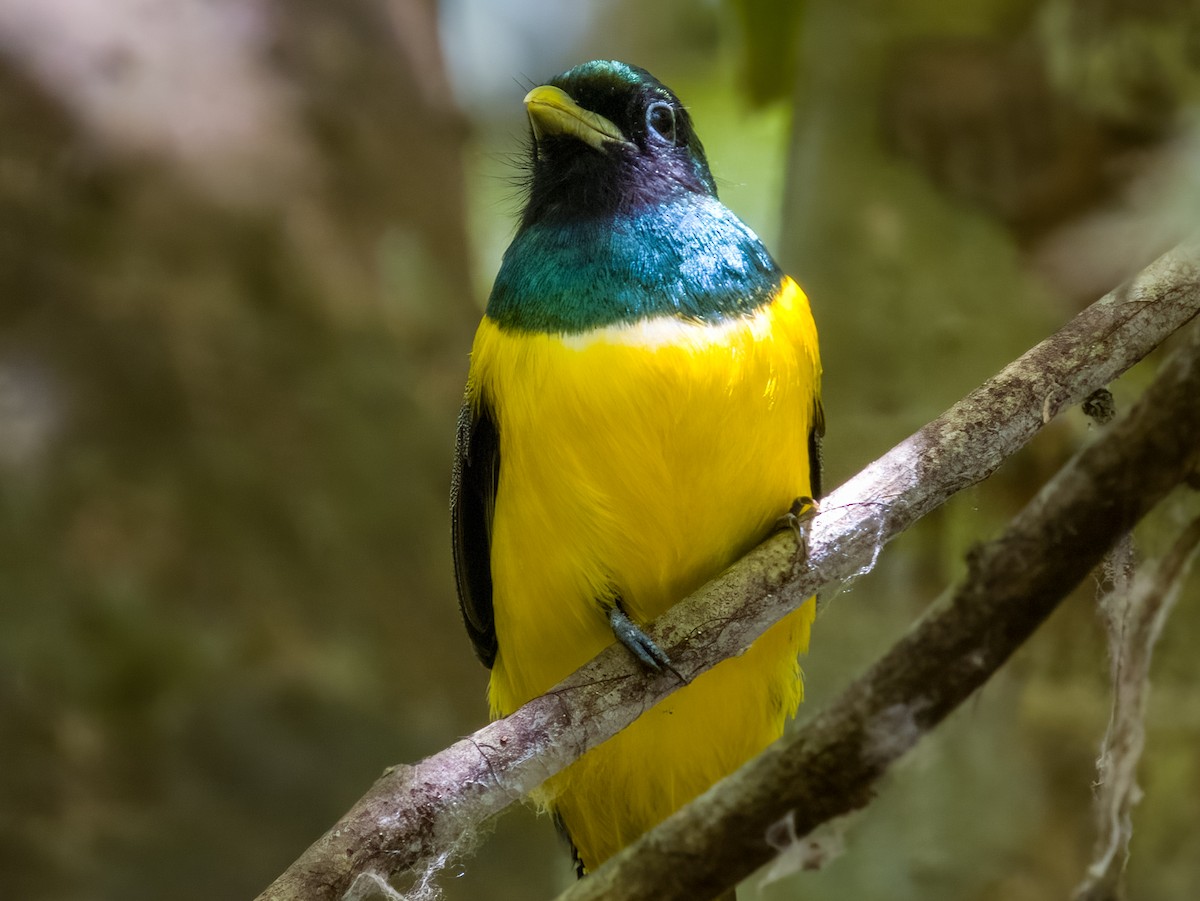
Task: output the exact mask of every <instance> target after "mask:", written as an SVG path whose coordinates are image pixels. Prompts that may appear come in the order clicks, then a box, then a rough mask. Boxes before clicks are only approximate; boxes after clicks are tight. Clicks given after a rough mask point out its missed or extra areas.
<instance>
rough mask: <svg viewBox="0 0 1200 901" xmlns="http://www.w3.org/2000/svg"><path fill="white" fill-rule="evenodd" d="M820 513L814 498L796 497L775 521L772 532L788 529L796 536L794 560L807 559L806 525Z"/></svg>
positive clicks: (801, 560) (819, 506)
mask: <svg viewBox="0 0 1200 901" xmlns="http://www.w3.org/2000/svg"><path fill="white" fill-rule="evenodd" d="M820 512H821V505H820V504H819V503H817V501H816V499H815V498H811V497H807V496H804V497H798V498H796V499H795V500H794V501H792V506H791V507H789V508H788V511H787V513H785V514H783V515H782V516H781V517H779V518H778V519H777V520H775V529H774V531H776V532H782V531H783V530H784V529H790V530H791V531H792V533H793V534H794V535H795V536H796V559H797V560H798V561H800V562H803V561H805V560H807V559H808V525H809V523H811V522H812V520H813V517H814V516H816V515H817V514H818V513H820Z"/></svg>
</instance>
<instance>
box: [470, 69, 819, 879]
mask: <svg viewBox="0 0 1200 901" xmlns="http://www.w3.org/2000/svg"><path fill="white" fill-rule="evenodd" d="M524 105H525V108H526V112H527V115H528V119H529V124H530V140H529V156H528V173H527V175H528V179H527V185H526V192H527V193H526V197H525V204H524V208H523V211H522V213H521V216H520V221H519V224H518V226H517V229H516V232H515V234H514V237H513V239H512V242H511V244H510V245H509V247H508V249H507V250H506V251H505V253H504V256H503V259H502V261H501V263H500V266H499V270H498V272H497V275H496V279H495V283H494V285H493V287H492V290H491V293H490V295H489V298H488V301H487V305H486V308H485V311H484V314H483V317H482V320H481V322H480V324H479V327H478V330H477V332H476V334H475V338H474V342H473V344H472V347H471V354H470V364H469V370H468V375H467V386H466V392H465V398H464V401H463V406H462V409H461V413H460V415H459V421H458V427H457V442H456V450H455V458H454V466H453V475H452V487H451V525H452V533H453V556H454V568H455V576H456V584H457V590H458V598H459V605H460V608H461V612H462V616H463V621H464V624H465V626H466V630H467V633H468V635H469V637H470V640H471V642H472V644H473V646H474V650H475V652H476V655H477V656H478V657H479V659H480V660H481V661H482V663H483V664H484V665H485V666H486V667H488V668H489V669H490V671H491V674H490V678H489V682H488V699H489V704H490V708H491V713H492V715H493V717H501V716H505V715H507V714H509V713H512V712H513V711H514V710H516V709H517V708H518V707H519V706H521V705H522V704H524V703H525V702H527V701H529V700H530V699H532V698H534V697H536V696H538V695H540V694H542V693H544V692H545V691H547V690H548V689H549V688H551V687H552V686H553V685H555V684H556V683H558V682H559V681H560V680H562V679H563V678H564V677H566V676H567V675H569V674H570V673H571V672H573V671H574V670H575V669H577V668H578V667H579V666H581V665H582V664H584V663H586V662H587V661H588V660H590V659H591V658H592V657H594V656H595V655H596V654H598V653H599V652H600V651H602V650H604V649H605V648H606V647H607V646H609V645H611V644H613V643H614V642H619V643H620V644H622V645H624V646H625V647H626V648H628V649H629V652H630V653H631V654H633V655H634V656H635V657H636V658H637V659H638V660H639V661H641V663H642V664H643V665H644V666H645V667H646V668H648V669H651V670H656V669H661V668H663V667H669V666H670V659H669V658H668V657H667V655H666V654H664V653H663V652H662V650H661V649H660V648H659V647H658V646H657V645H656V644H655V642H654V641H653V640H652V639H650V637H649V636H648V635H647V634H646V632H645V626H646V625H647V624H648V623H650V622H651V621H652V620H654V619H655V618H656V617H658V616H659V615H661V614H662V613H664V612H665V611H666V610H668V609H669V608H670V607H671V606H672V605H673V604H675V603H676V602H678V601H680V600H681V599H683V598H684V597H686V596H687V595H689V594H690V593H691V592H693V591H694V590H696V589H697V588H699V587H700V586H701V585H702V584H704V583H705V582H707V581H708V580H710V579H712V578H713V577H714V576H716V575H717V574H719V573H720V572H721V571H722V570H724V569H725V568H726V567H728V566H729V565H730V564H731V563H733V562H734V561H735V560H737V559H738V558H739V557H740V556H742V555H743V554H744V553H745V552H746V551H748V550H749V549H750V548H752V547H754V546H755V545H756V544H758V543H759V542H761V541H762V540H763V539H764V538H766V537H767V536H769V535H770V534H771V533H772V532H773V531H774V530H776V529H777V528H778V527H779V526H778V523H779V522H780V520H781V517H787V516H788V515H789V511H791V512H792V513H794V512H795V510H796V509H797V506H796V505H797V502H798V501H799V503H800V505H801V507H803V508H805V509H807V508H808V507H811V506H812V505H813V504H815V500H814V499H815V498H817V497H818V496H819V494H820V441H821V436H822V435H823V434H824V428H825V420H824V411H823V408H822V405H821V394H820V391H821V374H822V373H821V363H820V357H819V353H818V346H817V332H816V326H815V324H814V320H813V316H812V312H811V309H810V305H809V302H808V298H807V296H806V295H805V293H804V291H803V290H802V289H801V288H800V286H799V285H798V283H797V282H796V281H795V280H793V279H792V278H791V277H789V276H788V275H786V274H785V273H784V272H783V270H782V269H781V268H780V267H779V265H778V264H777V263H776V262H775V260H774V259H773V258H772V257H771V255H770V253H769V252H768V251H767V250H766V248H765V247H764V246H763V244H762V242H761V241H760V240H759V238H758V237H757V236H756V235H755V233H754V232H753V231H752V230H751V229H750V228H749V227H748V226H747V225H745V224H744V223H743V222H742V221H741V220H740V219H739V218H738V217H737V216H736V215H735V214H734V213H733V212H732V211H730V210H729V209H728V208H727V207H726V206H724V205H723V204H722V203H721V202H720V200H719V199H718V197H717V186H716V183H715V181H714V179H713V176H712V174H711V171H710V169H709V165H708V161H707V158H706V156H705V152H704V147H703V145H702V144H701V142H700V138H699V137H698V136H697V134H696V130H695V127H694V125H693V122H692V117H691V113H690V112H689V110H688V108H687V107H685V106H684V105H683V103H682V102H681V101H680V100H679V98H678V97H677V96H676V95H675V94H674V93H673V92H672V91H671V90H670V89H669V88H667V87H666V86H665V85H663V84H662V83H661V82H660V81H658V79H656V78H655V77H654V76H652V75H651V74H650V73H649V72H647V71H646V70H644V69H641V68H638V67H636V66H633V65H629V64H627V63H623V62H619V61H616V60H593V61H590V62H585V63H583V64H581V65H578V66H575V67H574V68H572V69H570V70H568V71H566V72H564V73H563V74H561V75H559V76H557V77H555V78H553V79H551V80H550V81H549V82H548V83H546V84H543V85H540V86H538V87H535V88H534V89H533V90H531V91H529V92H528V94H527V95H526V96H525V99H524ZM814 615H815V602H814V600H813V599H809V600H808V601H807V602H805V603H804V604H803V605H801V606H800V607H798V608H797V609H796V610H795V611H793V612H791V613H790V614H788V615H787V616H786V617H785V618H784V619H782V620H781V621H780V622H778V623H777V624H776V625H774V626H773V627H772V628H770V629H769V630H768V631H766V632H765V633H764V634H763V635H762V636H760V637H759V638H758V640H757V641H755V642H754V643H753V645H751V647H750V648H748V649H747V650H746V651H745V653H743V654H742V655H740V656H738V657H735V658H731V659H728V660H725V661H723V662H721V663H719V664H717V665H716V666H714V667H713V668H712V669H711V670H709V671H707V672H705V673H703V674H701V675H699V676H697V677H696V678H695V679H693V680H692V681H690V682H689V683H687V684H685V685H683V686H682V687H680V688H679V689H678V690H677V691H675V692H674V693H673V694H671V695H670V696H668V697H667V698H665V699H664V700H662V701H660V702H659V703H657V704H655V705H654V706H653V707H651V708H650V709H649V710H648V711H646V712H645V713H644V714H643V715H642V716H641V717H640V718H638V719H637V720H636V721H635V722H634V723H632V724H631V725H630V726H628V727H627V728H626V729H624V730H622V731H621V732H619V733H618V734H617V735H616V736H614V737H613V738H611V739H609V740H608V741H606V742H604V743H602V744H600V745H599V746H597V747H596V748H594V749H592V750H591V751H589V752H588V753H587V754H585V755H584V756H583V757H582V758H580V759H579V760H578V761H576V762H575V763H573V764H572V765H570V766H569V767H567V768H566V769H564V770H563V771H562V772H560V773H559V774H558V775H557V776H555V777H552V778H551V779H550V780H549V781H548V782H547V783H546V784H545V785H544V786H543V788H542V789H541V790H540V792H539V794H538V796H537V800H538V801H539V803H541V804H542V805H543V806H544V807H545V808H547V809H548V810H549V811H550V812H551V813H552V814H553V815H554V818H555V820H556V822H557V824H558V825H559V827H560V829H561V830H562V831H563V832H564V833H565V835H566V836H567V838H568V840H569V842H570V844H571V848H572V851H573V855H574V862H575V865H576V868H577V870H578V873H579V875H580V876H583V875H584V874H586V873H587V872H589V871H592V870H594V869H595V868H596V867H598V866H599V865H600V864H601V863H603V862H604V861H605V860H606V859H607V858H609V857H611V856H612V855H613V854H614V853H616V852H617V851H618V850H620V849H621V848H622V847H624V846H625V845H627V844H629V843H630V842H632V841H633V840H634V839H636V838H637V837H638V836H640V835H641V834H643V833H644V832H646V831H647V830H649V829H650V828H652V827H653V826H655V825H656V824H657V823H659V822H660V821H661V820H663V819H665V818H666V817H667V816H668V815H669V814H670V813H672V812H673V811H674V810H676V809H677V808H679V807H681V806H682V805H683V804H685V803H687V802H688V801H689V800H691V799H692V798H694V797H695V796H696V795H698V794H700V793H701V792H702V791H704V790H706V789H707V788H708V787H709V786H711V785H712V784H713V783H714V782H716V781H718V780H719V779H721V778H722V777H724V776H725V775H727V774H728V773H730V772H732V771H733V770H735V769H736V768H738V767H739V766H740V765H741V764H742V763H744V762H745V761H747V760H748V759H750V758H752V757H753V756H755V755H756V754H758V753H759V752H760V751H761V750H762V749H763V748H765V747H766V746H767V745H768V744H770V743H771V742H772V741H774V740H775V739H776V738H778V737H779V736H780V735H781V734H782V732H783V728H784V725H785V723H786V721H787V720H788V719H789V718H790V717H791V716H793V715H794V713H795V711H796V709H797V707H798V705H799V704H800V702H801V699H802V695H803V686H802V682H801V675H800V670H799V661H798V657H799V655H800V654H802V653H803V652H805V651H806V650H807V647H808V642H809V633H810V628H811V625H812V622H813V618H814Z"/></svg>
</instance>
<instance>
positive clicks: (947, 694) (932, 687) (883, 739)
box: [558, 323, 1200, 901]
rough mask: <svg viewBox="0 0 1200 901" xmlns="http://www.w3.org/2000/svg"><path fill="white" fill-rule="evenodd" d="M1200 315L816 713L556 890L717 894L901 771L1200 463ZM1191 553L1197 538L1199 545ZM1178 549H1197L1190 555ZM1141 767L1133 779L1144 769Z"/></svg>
mask: <svg viewBox="0 0 1200 901" xmlns="http://www.w3.org/2000/svg"><path fill="white" fill-rule="evenodd" d="M1198 398H1200V323H1196V324H1195V325H1193V326H1192V327H1191V329H1190V333H1189V335H1188V340H1187V341H1186V342H1185V344H1184V345H1183V346H1182V347H1180V348H1179V350H1178V351H1177V352H1176V353H1175V354H1174V355H1173V356H1172V358H1171V360H1170V361H1169V362H1168V363H1167V364H1166V365H1165V366H1164V367H1163V369H1162V371H1161V372H1160V373H1159V376H1158V378H1157V379H1156V380H1155V382H1154V384H1153V385H1151V386H1150V388H1149V389H1147V391H1146V392H1145V394H1144V395H1143V396H1142V398H1141V399H1140V400H1139V401H1138V403H1137V404H1136V405H1135V406H1134V407H1133V409H1132V410H1131V411H1130V412H1129V413H1128V414H1127V415H1126V416H1124V417H1122V418H1121V419H1120V420H1118V422H1117V423H1116V424H1114V425H1113V426H1111V427H1110V428H1109V429H1108V430H1106V432H1105V433H1104V434H1103V435H1102V436H1101V437H1100V438H1099V439H1098V440H1097V441H1095V442H1094V443H1092V444H1090V445H1089V446H1087V447H1086V448H1084V449H1083V450H1082V451H1081V452H1080V453H1079V454H1077V455H1076V456H1075V458H1074V459H1072V460H1071V461H1070V462H1069V463H1068V464H1067V465H1066V466H1064V467H1063V468H1062V469H1061V470H1060V471H1059V472H1058V473H1057V474H1056V475H1055V477H1054V478H1053V479H1051V480H1050V482H1048V483H1047V484H1046V485H1045V487H1044V488H1043V489H1042V490H1041V491H1040V492H1039V493H1038V495H1037V496H1036V497H1035V498H1034V499H1033V500H1032V501H1030V503H1029V504H1028V505H1027V506H1026V507H1025V509H1024V510H1022V511H1021V512H1020V513H1019V514H1018V515H1017V516H1016V518H1015V519H1013V521H1012V523H1011V524H1010V525H1009V527H1008V529H1007V530H1006V531H1005V532H1004V534H1003V535H1001V536H1000V537H999V538H998V539H996V540H995V541H992V542H990V543H988V544H987V545H985V546H983V547H980V548H977V549H975V550H974V551H973V552H972V553H971V554H970V555H969V556H968V565H969V571H968V574H967V576H966V578H965V579H964V581H963V582H962V584H960V585H959V587H958V588H957V590H956V591H955V592H954V593H953V595H952V596H951V598H950V599H949V600H948V601H946V602H943V603H939V604H937V605H935V607H934V608H933V609H932V610H931V611H930V612H928V613H927V614H926V615H925V616H924V617H923V618H922V619H921V620H920V621H919V622H918V623H917V624H916V625H915V626H914V627H913V628H912V629H910V630H909V632H908V634H907V635H905V636H904V638H902V639H901V640H900V641H899V642H897V643H896V644H895V645H894V646H893V647H892V648H891V649H890V650H889V651H888V653H887V654H886V655H884V657H882V658H881V659H880V660H879V661H878V662H877V663H876V664H875V665H874V666H872V667H871V669H870V670H869V671H868V672H867V673H866V674H865V675H863V676H862V677H860V678H859V679H858V680H856V681H855V682H854V683H853V684H852V685H851V686H850V687H849V688H848V689H847V690H846V691H845V692H844V693H843V694H842V695H841V697H839V698H837V699H836V700H835V701H834V702H833V703H832V704H830V705H829V707H828V708H827V709H826V710H824V711H823V712H822V713H821V714H820V715H818V716H817V717H816V718H815V719H814V720H813V721H812V722H811V723H809V724H808V725H806V726H805V727H804V728H802V729H799V730H797V731H796V732H795V733H793V734H791V735H789V736H786V737H785V738H783V739H782V740H781V741H779V742H776V743H775V744H774V745H772V746H771V747H770V748H768V749H767V751H765V752H764V753H763V754H761V755H760V756H759V757H757V758H755V759H754V760H752V761H751V762H750V763H748V764H747V765H746V766H744V767H742V769H740V770H738V771H737V772H736V773H734V774H733V775H732V776H730V777H729V778H727V779H724V780H722V781H721V782H720V783H718V784H717V785H716V786H714V787H713V788H712V789H710V790H709V791H708V792H706V793H705V794H704V795H702V796H701V797H700V798H697V799H696V801H694V802H693V803H692V804H689V805H688V806H687V807H685V808H683V809H682V810H680V811H678V812H677V813H675V814H674V815H673V816H671V817H670V818H669V819H668V820H667V821H666V822H664V823H663V824H661V825H660V826H659V827H658V828H656V829H655V830H653V831H652V832H650V833H647V834H646V835H644V836H642V837H641V838H640V839H638V840H637V841H636V842H634V843H633V844H632V845H629V846H628V847H626V848H625V849H623V850H622V851H621V852H620V853H619V854H618V855H616V856H615V857H613V858H612V859H611V860H610V861H608V863H606V864H605V865H604V866H602V867H600V868H599V869H598V870H597V871H596V872H595V873H592V874H591V875H589V876H588V878H587V879H584V880H582V881H581V882H579V883H576V885H575V886H573V887H572V888H571V889H569V890H568V891H566V892H564V893H563V894H561V895H560V896H559V898H558V901H599V899H603V898H615V897H619V898H622V899H623V901H643V899H644V901H667V899H676V898H679V899H689V898H712V897H715V896H716V895H718V894H719V893H720V892H721V891H722V890H723V889H726V888H728V887H729V886H731V885H736V884H737V882H738V881H740V880H741V879H743V878H745V877H746V876H748V875H750V874H751V873H752V872H754V870H756V869H757V868H758V867H760V866H761V865H763V864H764V863H766V862H767V861H769V860H770V859H771V858H772V857H773V856H774V855H775V854H776V853H777V851H778V849H776V848H773V847H771V845H770V844H768V841H767V836H768V834H769V832H770V831H771V828H772V825H773V824H775V823H777V822H778V821H779V820H780V819H781V818H783V817H785V816H786V817H789V818H790V820H791V823H790V825H791V826H792V827H793V828H794V832H795V835H797V836H804V835H806V834H807V833H808V832H810V831H811V830H812V829H814V828H815V827H816V826H818V825H820V824H821V823H823V822H825V821H827V820H830V819H832V818H833V817H836V816H839V815H841V814H844V813H848V812H849V811H851V810H855V809H857V808H859V807H863V806H865V805H866V803H867V802H868V801H869V800H870V798H871V795H872V793H873V786H874V784H875V783H876V782H877V781H878V780H879V778H880V777H881V776H883V774H884V773H885V772H886V771H887V768H888V767H889V766H890V765H891V764H892V763H893V762H894V761H895V760H897V759H898V758H899V757H900V756H902V755H903V754H904V753H905V752H907V751H908V749H909V748H911V747H912V746H913V745H915V744H916V743H917V741H918V740H919V739H920V738H922V737H923V736H924V735H925V734H926V733H927V732H929V731H930V730H931V729H933V728H934V727H935V726H936V725H937V724H938V723H940V722H941V721H942V720H943V719H944V718H945V717H946V716H947V715H948V714H949V713H950V712H951V711H952V710H954V709H955V708H956V707H957V706H958V705H959V704H961V703H962V702H963V701H965V700H966V699H967V698H968V697H969V696H970V695H971V693H972V692H974V691H975V689H976V688H978V687H980V686H981V685H983V683H984V682H986V681H987V679H988V678H990V677H991V675H992V674H993V673H994V672H995V671H996V670H997V669H998V668H999V667H1000V666H1001V664H1003V663H1004V662H1005V661H1006V660H1007V659H1008V658H1009V656H1010V655H1011V654H1012V653H1013V652H1014V651H1015V650H1016V649H1017V648H1018V647H1020V645H1021V644H1022V643H1023V642H1024V641H1025V640H1026V639H1027V638H1029V636H1030V635H1032V634H1033V632H1034V630H1035V629H1037V627H1038V626H1040V625H1041V624H1042V622H1043V621H1044V620H1045V619H1046V617H1048V616H1049V615H1050V613H1051V612H1052V611H1053V610H1054V608H1055V607H1057V606H1058V604H1059V602H1060V601H1061V600H1062V599H1063V598H1064V597H1066V596H1067V594H1068V593H1069V592H1070V591H1071V590H1072V589H1073V588H1074V587H1075V586H1076V585H1077V584H1078V583H1079V582H1080V581H1081V580H1082V579H1083V578H1084V577H1085V576H1086V575H1087V574H1088V573H1089V572H1090V571H1091V569H1092V567H1094V566H1095V565H1096V564H1097V563H1099V562H1100V560H1101V559H1102V558H1103V556H1104V554H1105V553H1106V551H1107V550H1108V548H1109V547H1110V546H1111V545H1112V544H1113V543H1115V542H1116V541H1118V540H1119V539H1120V538H1121V537H1122V536H1123V535H1124V534H1125V533H1126V532H1128V530H1129V529H1131V528H1132V527H1133V525H1134V524H1135V523H1136V522H1137V521H1138V520H1139V519H1140V518H1141V517H1142V516H1143V515H1145V514H1146V513H1147V512H1148V511H1149V510H1150V509H1151V508H1152V507H1153V506H1154V505H1155V504H1156V503H1158V501H1159V500H1161V499H1162V498H1163V497H1165V496H1166V494H1167V492H1169V491H1170V490H1171V489H1172V488H1174V487H1175V486H1176V485H1177V484H1179V482H1181V481H1182V480H1183V479H1184V478H1185V477H1186V476H1187V475H1188V474H1189V473H1191V472H1193V471H1194V470H1195V468H1196V466H1197V465H1200V409H1198V402H1197V399H1198ZM1186 550H1187V552H1190V551H1191V546H1190V545H1189V546H1188V547H1187V549H1186ZM1174 558H1175V559H1178V560H1179V561H1180V562H1179V564H1177V565H1176V566H1175V569H1176V570H1178V569H1179V568H1181V566H1182V561H1183V560H1186V552H1184V551H1177V552H1176V553H1175V555H1174ZM1131 778H1132V777H1131Z"/></svg>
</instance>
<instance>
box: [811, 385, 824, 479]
mask: <svg viewBox="0 0 1200 901" xmlns="http://www.w3.org/2000/svg"><path fill="white" fill-rule="evenodd" d="M824 437H825V407H824V405H823V404H822V403H821V396H820V395H819V394H818V395H817V397H816V398H814V399H813V418H812V427H811V428H810V429H809V430H808V472H809V476H808V479H809V482H810V483H811V485H812V489H811V490H812V498H813V499H814V500H820V497H821V468H822V463H823V461H822V459H821V439H822V438H824Z"/></svg>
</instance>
